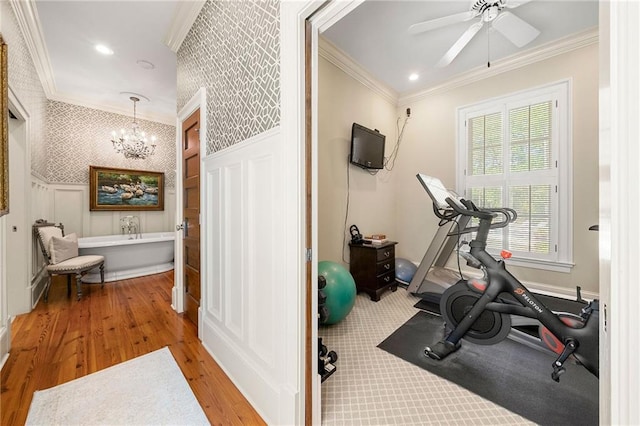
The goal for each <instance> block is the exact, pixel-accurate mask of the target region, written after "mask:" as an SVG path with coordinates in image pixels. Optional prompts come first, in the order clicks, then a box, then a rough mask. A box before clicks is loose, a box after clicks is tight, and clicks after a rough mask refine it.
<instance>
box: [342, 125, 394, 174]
mask: <svg viewBox="0 0 640 426" xmlns="http://www.w3.org/2000/svg"><path fill="white" fill-rule="evenodd" d="M385 139H386V138H385V136H384V135H383V134H382V133H380V132H379V131H377V130H371V129H368V128H366V127H364V126H362V125H360V124H358V123H353V126H352V127H351V155H350V156H349V159H350V161H351V164H355V165H356V166H359V167H362V168H363V169H382V168H383V167H384V142H385Z"/></svg>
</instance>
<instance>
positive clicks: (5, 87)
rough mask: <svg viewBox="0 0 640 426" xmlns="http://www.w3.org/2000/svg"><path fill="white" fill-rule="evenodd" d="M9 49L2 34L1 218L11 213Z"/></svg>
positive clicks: (0, 91) (0, 69)
mask: <svg viewBox="0 0 640 426" xmlns="http://www.w3.org/2000/svg"><path fill="white" fill-rule="evenodd" d="M7 53H8V48H7V45H6V43H5V42H4V39H3V38H2V34H0V111H2V118H1V120H2V130H1V131H2V137H1V138H0V139H1V140H0V216H4V215H5V214H7V213H9V79H8V70H7Z"/></svg>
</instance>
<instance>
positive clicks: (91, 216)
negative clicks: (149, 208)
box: [43, 184, 176, 237]
mask: <svg viewBox="0 0 640 426" xmlns="http://www.w3.org/2000/svg"><path fill="white" fill-rule="evenodd" d="M48 187H49V192H50V193H51V194H50V200H51V207H50V208H49V215H48V216H46V217H44V219H47V220H49V221H52V222H56V223H58V222H60V223H62V224H63V225H64V230H65V233H67V234H68V233H71V232H75V233H76V234H78V237H95V236H100V235H114V234H119V233H120V232H121V229H120V218H121V217H123V216H128V215H134V216H138V217H139V218H140V227H141V228H142V229H141V231H142V232H167V231H175V225H176V224H175V214H176V201H175V200H176V197H175V190H174V189H169V190H165V197H164V198H165V201H164V203H165V205H164V210H163V211H158V212H155V211H153V212H146V211H133V212H122V211H113V212H112V211H106V212H105V211H99V212H95V211H93V212H92V211H90V210H89V185H86V184H68V185H61V184H50V185H48ZM43 210H46V209H43Z"/></svg>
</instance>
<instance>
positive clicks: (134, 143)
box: [111, 96, 156, 160]
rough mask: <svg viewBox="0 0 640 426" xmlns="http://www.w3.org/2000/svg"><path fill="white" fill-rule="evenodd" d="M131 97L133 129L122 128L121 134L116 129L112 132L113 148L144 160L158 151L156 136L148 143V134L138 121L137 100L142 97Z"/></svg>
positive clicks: (125, 154) (125, 155)
mask: <svg viewBox="0 0 640 426" xmlns="http://www.w3.org/2000/svg"><path fill="white" fill-rule="evenodd" d="M129 99H131V100H132V101H133V123H131V130H129V131H125V129H122V130H120V135H118V134H117V133H116V132H115V131H113V132H111V142H112V143H113V149H115V150H116V152H117V153H118V154H121V153H122V154H124V157H125V158H133V159H136V160H144V159H145V158H147V157H148V156H150V155H153V154H154V152H155V151H156V144H155V142H156V137H155V136H151V143H150V144H147V136H146V135H145V133H144V132H142V131H140V127H139V126H138V122H137V121H136V102H138V101H140V99H139V98H136V97H135V96H131V97H130V98H129Z"/></svg>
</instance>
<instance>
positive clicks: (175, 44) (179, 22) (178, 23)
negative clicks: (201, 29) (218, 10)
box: [164, 0, 206, 53]
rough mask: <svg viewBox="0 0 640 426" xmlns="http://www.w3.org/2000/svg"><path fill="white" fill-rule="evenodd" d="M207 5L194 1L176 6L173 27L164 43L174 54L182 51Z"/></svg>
mask: <svg viewBox="0 0 640 426" xmlns="http://www.w3.org/2000/svg"><path fill="white" fill-rule="evenodd" d="M205 3H206V1H205V0H195V1H194V0H192V1H182V2H179V3H178V4H177V5H176V8H175V11H174V14H173V20H172V21H171V26H170V27H169V31H167V35H166V36H165V37H164V43H165V44H166V45H167V46H169V49H171V50H172V51H173V52H174V53H178V49H180V46H181V45H182V42H183V41H184V39H185V38H186V37H187V34H188V33H189V30H190V29H191V27H192V26H193V23H194V22H195V21H196V18H197V17H198V15H199V14H200V11H201V10H202V7H203V6H204V4H205Z"/></svg>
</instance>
